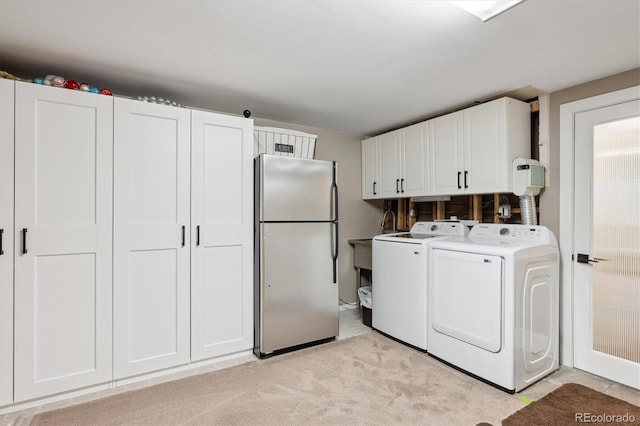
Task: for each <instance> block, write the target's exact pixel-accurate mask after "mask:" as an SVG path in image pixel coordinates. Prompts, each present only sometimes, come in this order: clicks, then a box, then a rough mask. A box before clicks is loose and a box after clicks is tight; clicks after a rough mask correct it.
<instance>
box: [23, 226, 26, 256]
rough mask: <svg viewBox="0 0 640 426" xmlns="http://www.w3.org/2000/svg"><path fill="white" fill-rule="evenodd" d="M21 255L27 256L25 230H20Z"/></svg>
mask: <svg viewBox="0 0 640 426" xmlns="http://www.w3.org/2000/svg"><path fill="white" fill-rule="evenodd" d="M22 254H27V228H22Z"/></svg>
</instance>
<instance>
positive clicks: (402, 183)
mask: <svg viewBox="0 0 640 426" xmlns="http://www.w3.org/2000/svg"><path fill="white" fill-rule="evenodd" d="M400 192H402V193H403V194H404V178H402V179H400Z"/></svg>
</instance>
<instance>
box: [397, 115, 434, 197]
mask: <svg viewBox="0 0 640 426" xmlns="http://www.w3.org/2000/svg"><path fill="white" fill-rule="evenodd" d="M427 128H428V126H427V123H426V122H424V123H419V124H415V125H413V126H410V127H406V128H404V129H403V130H402V148H403V149H402V164H403V166H404V167H403V170H402V176H401V179H402V181H401V182H400V188H401V191H404V192H403V193H402V195H403V196H404V197H411V196H415V195H427V194H428V188H427V160H428V158H429V157H428V153H427V150H428V146H427Z"/></svg>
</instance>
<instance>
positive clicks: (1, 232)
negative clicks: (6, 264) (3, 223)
mask: <svg viewBox="0 0 640 426" xmlns="http://www.w3.org/2000/svg"><path fill="white" fill-rule="evenodd" d="M3 234H4V229H0V256H2V255H3V254H4V250H3V248H2V235H3Z"/></svg>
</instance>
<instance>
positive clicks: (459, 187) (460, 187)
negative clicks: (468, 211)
mask: <svg viewBox="0 0 640 426" xmlns="http://www.w3.org/2000/svg"><path fill="white" fill-rule="evenodd" d="M461 174H462V173H460V172H458V189H462V186H460V175H461Z"/></svg>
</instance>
